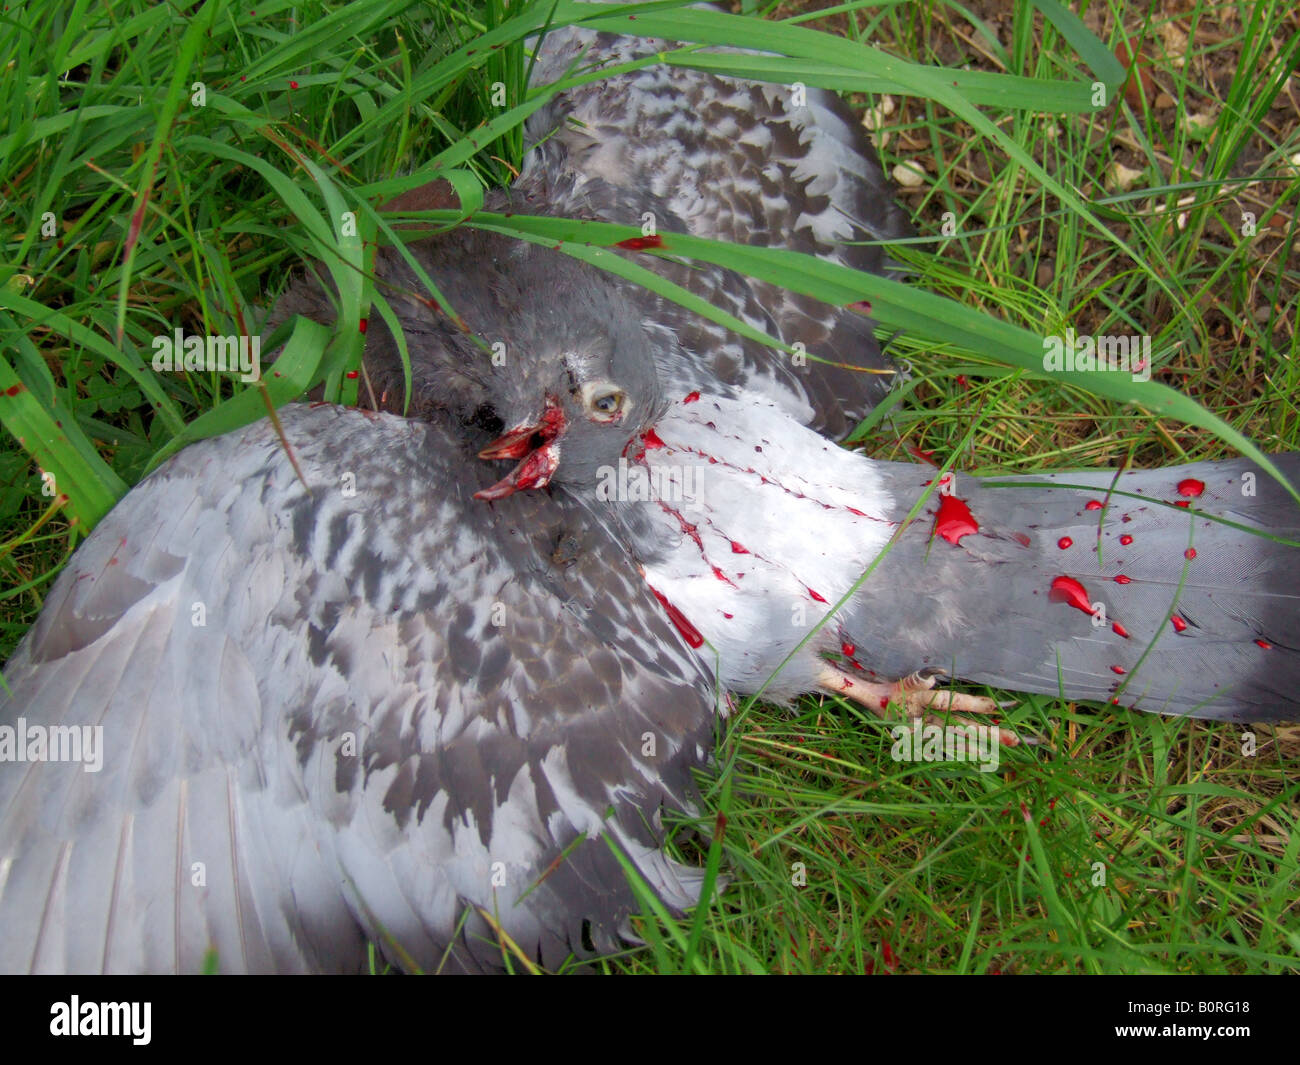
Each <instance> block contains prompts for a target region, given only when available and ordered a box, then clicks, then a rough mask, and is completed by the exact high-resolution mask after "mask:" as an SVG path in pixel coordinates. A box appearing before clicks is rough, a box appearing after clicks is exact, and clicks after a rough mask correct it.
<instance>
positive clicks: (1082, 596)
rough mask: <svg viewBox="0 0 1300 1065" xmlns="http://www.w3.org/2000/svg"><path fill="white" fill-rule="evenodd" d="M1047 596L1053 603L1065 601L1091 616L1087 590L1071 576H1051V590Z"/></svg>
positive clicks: (1090, 602)
mask: <svg viewBox="0 0 1300 1065" xmlns="http://www.w3.org/2000/svg"><path fill="white" fill-rule="evenodd" d="M1047 598H1048V599H1050V600H1051V601H1052V602H1053V603H1065V604H1067V605H1068V606H1072V607H1074V609H1075V610H1082V611H1083V612H1084V613H1085V614H1087V615H1088V616H1089V617H1091V616H1092V600H1091V599H1089V598H1088V590H1087V589H1086V588H1084V586H1083V585H1082V584H1080V583H1079V582H1078V581H1076V580H1075V579H1074V578H1073V577H1054V578H1052V590H1051V592H1049V593H1048V596H1047Z"/></svg>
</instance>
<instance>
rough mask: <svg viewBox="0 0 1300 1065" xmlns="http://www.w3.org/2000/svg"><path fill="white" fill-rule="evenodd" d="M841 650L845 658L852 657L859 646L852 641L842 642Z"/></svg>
mask: <svg viewBox="0 0 1300 1065" xmlns="http://www.w3.org/2000/svg"><path fill="white" fill-rule="evenodd" d="M840 652H841V653H842V654H843V655H844V657H845V658H852V657H853V655H854V654H855V653H856V652H857V647H856V646H854V645H853V644H851V643H842V644H840Z"/></svg>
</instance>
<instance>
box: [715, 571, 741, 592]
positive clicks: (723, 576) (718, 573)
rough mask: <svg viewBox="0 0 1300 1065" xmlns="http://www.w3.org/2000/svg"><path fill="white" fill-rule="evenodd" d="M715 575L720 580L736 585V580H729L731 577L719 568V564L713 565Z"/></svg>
mask: <svg viewBox="0 0 1300 1065" xmlns="http://www.w3.org/2000/svg"><path fill="white" fill-rule="evenodd" d="M713 575H714V576H715V577H717V578H718V580H720V581H724V582H725V583H727V584H730V585H731V586H732V587H733V588H734V587H735V586H736V585H735V582H734V581H731V580H729V579H728V578H727V575H726V574H725V573H723V572H722V570H721V569H719V568H718V567H717V566H714V567H713Z"/></svg>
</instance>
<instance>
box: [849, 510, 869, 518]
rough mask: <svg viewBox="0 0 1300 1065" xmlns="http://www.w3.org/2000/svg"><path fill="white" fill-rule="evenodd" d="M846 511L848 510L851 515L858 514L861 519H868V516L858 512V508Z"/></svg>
mask: <svg viewBox="0 0 1300 1065" xmlns="http://www.w3.org/2000/svg"><path fill="white" fill-rule="evenodd" d="M844 509H845V510H847V511H848V512H849V513H850V514H856V515H857V516H858V517H859V518H865V517H866V514H864V513H863V512H862V511H860V510H858V509H857V508H856V507H845V508H844Z"/></svg>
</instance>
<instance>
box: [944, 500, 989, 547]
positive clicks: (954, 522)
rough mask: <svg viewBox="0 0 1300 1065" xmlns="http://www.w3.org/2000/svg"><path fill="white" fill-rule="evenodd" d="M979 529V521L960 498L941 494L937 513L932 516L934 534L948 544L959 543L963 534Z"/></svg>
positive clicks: (975, 531) (969, 533)
mask: <svg viewBox="0 0 1300 1065" xmlns="http://www.w3.org/2000/svg"><path fill="white" fill-rule="evenodd" d="M979 531H980V527H979V522H977V521H976V520H975V515H973V514H972V513H971V512H970V507H968V506H967V505H966V504H965V503H964V502H963V501H962V500H960V499H958V498H957V497H956V496H943V497H942V498H941V499H940V500H939V513H938V514H936V515H935V518H934V535H936V536H941V537H943V539H945V540H947V541H948V543H950V544H960V543H961V539H962V537H963V536H970V535H971V534H972V533H977V532H979Z"/></svg>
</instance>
